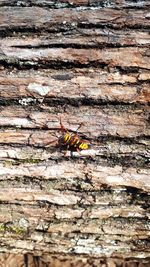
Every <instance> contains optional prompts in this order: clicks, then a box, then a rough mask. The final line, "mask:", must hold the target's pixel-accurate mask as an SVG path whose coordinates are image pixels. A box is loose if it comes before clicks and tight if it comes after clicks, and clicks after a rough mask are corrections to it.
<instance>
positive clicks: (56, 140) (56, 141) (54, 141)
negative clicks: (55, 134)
mask: <svg viewBox="0 0 150 267" xmlns="http://www.w3.org/2000/svg"><path fill="white" fill-rule="evenodd" d="M52 143H58V138H57V139H55V140H53V141H50V142H48V143H47V144H46V145H45V147H48V146H49V145H50V144H52Z"/></svg>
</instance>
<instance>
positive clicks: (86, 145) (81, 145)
mask: <svg viewBox="0 0 150 267" xmlns="http://www.w3.org/2000/svg"><path fill="white" fill-rule="evenodd" d="M88 148H89V145H88V144H87V143H84V142H81V141H80V143H79V149H80V150H84V149H88Z"/></svg>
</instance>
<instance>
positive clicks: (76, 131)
mask: <svg viewBox="0 0 150 267" xmlns="http://www.w3.org/2000/svg"><path fill="white" fill-rule="evenodd" d="M82 125H83V122H81V123H80V125H79V126H78V128H77V130H76V132H78V130H79V129H80V128H81V126H82Z"/></svg>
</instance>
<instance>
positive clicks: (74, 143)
mask: <svg viewBox="0 0 150 267" xmlns="http://www.w3.org/2000/svg"><path fill="white" fill-rule="evenodd" d="M63 140H64V144H66V145H68V146H70V147H72V148H76V149H80V150H84V149H88V148H89V145H88V144H87V143H84V142H82V140H80V139H79V137H78V136H77V135H76V134H75V135H73V136H71V135H70V134H69V133H66V134H65V135H64V137H63Z"/></svg>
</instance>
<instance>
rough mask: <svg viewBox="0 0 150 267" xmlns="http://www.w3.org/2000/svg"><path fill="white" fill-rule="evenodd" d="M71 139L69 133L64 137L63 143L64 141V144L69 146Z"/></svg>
mask: <svg viewBox="0 0 150 267" xmlns="http://www.w3.org/2000/svg"><path fill="white" fill-rule="evenodd" d="M70 139H71V136H70V134H69V133H66V134H65V135H64V136H63V141H64V144H66V145H68V144H69V143H70Z"/></svg>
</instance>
